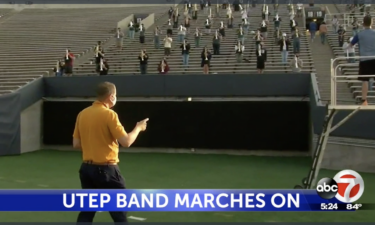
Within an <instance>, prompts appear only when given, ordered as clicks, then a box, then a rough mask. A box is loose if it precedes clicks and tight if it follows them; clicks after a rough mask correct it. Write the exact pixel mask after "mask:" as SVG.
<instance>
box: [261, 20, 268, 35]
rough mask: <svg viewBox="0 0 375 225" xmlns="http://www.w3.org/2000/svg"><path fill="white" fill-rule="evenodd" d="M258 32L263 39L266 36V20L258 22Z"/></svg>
mask: <svg viewBox="0 0 375 225" xmlns="http://www.w3.org/2000/svg"><path fill="white" fill-rule="evenodd" d="M260 33H261V34H262V36H263V38H264V39H267V37H268V28H267V21H265V20H263V21H262V22H261V23H260Z"/></svg>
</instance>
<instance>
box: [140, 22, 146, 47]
mask: <svg viewBox="0 0 375 225" xmlns="http://www.w3.org/2000/svg"><path fill="white" fill-rule="evenodd" d="M145 34H146V29H145V25H143V23H142V24H141V25H140V26H139V43H141V44H144V43H145Z"/></svg>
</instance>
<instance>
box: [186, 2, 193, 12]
mask: <svg viewBox="0 0 375 225" xmlns="http://www.w3.org/2000/svg"><path fill="white" fill-rule="evenodd" d="M187 7H188V13H189V14H191V12H192V8H193V6H192V4H191V2H190V1H187Z"/></svg>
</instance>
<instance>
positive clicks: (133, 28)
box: [128, 20, 135, 39]
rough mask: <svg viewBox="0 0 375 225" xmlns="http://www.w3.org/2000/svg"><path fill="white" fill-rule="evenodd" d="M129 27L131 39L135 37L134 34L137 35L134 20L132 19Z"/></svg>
mask: <svg viewBox="0 0 375 225" xmlns="http://www.w3.org/2000/svg"><path fill="white" fill-rule="evenodd" d="M128 27H129V31H128V33H129V38H130V39H134V36H135V27H134V22H133V20H130V22H129V25H128Z"/></svg>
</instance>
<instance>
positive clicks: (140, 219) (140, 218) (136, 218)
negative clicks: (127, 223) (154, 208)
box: [128, 216, 147, 221]
mask: <svg viewBox="0 0 375 225" xmlns="http://www.w3.org/2000/svg"><path fill="white" fill-rule="evenodd" d="M128 218H129V219H132V220H139V221H145V220H147V218H142V217H135V216H129V217H128Z"/></svg>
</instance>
